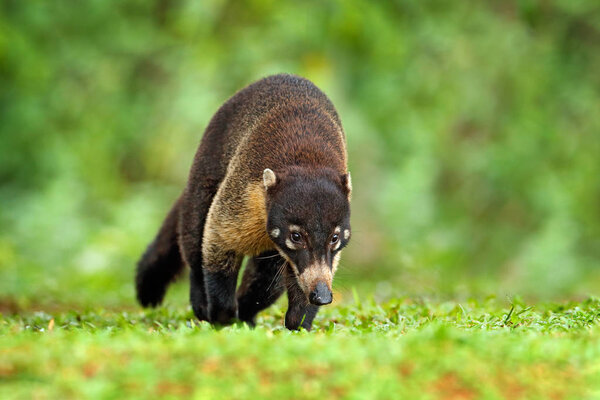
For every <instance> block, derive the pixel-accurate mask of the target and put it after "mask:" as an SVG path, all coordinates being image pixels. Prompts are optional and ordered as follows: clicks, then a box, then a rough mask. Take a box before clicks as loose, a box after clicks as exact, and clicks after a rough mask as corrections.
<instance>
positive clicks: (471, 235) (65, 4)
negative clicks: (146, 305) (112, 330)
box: [0, 0, 600, 302]
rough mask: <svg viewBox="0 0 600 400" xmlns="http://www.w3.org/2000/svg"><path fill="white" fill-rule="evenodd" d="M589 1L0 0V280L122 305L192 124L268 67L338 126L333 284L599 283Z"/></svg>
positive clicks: (402, 288)
mask: <svg viewBox="0 0 600 400" xmlns="http://www.w3.org/2000/svg"><path fill="white" fill-rule="evenodd" d="M599 7H600V5H599V3H598V2H597V1H596V0H587V1H584V0H581V1H566V0H548V1H544V2H542V1H534V0H522V1H503V2H494V1H490V2H443V1H426V2H424V1H416V0H415V1H393V2H373V1H366V0H352V1H342V0H338V1H328V2H318V1H312V2H281V1H270V0H252V1H245V2H235V1H215V0H213V1H202V2H198V1H191V0H157V1H141V0H126V1H123V0H122V1H109V0H94V1H91V0H90V1H86V2H76V3H74V2H71V1H66V0H56V1H43V0H31V1H19V0H4V1H3V2H2V3H1V5H0V274H1V275H0V278H1V279H0V294H2V295H3V297H5V296H8V297H14V298H18V299H20V300H19V301H25V300H27V299H32V301H42V302H44V301H48V300H49V299H50V300H65V301H68V300H74V301H81V298H82V296H83V297H85V298H87V299H89V301H94V299H95V298H96V296H103V297H104V299H106V302H110V301H112V300H114V301H115V302H119V301H122V300H123V299H127V300H128V301H130V299H131V298H132V284H131V279H132V275H133V265H134V263H135V261H136V259H137V257H138V256H139V255H140V253H141V252H142V251H143V249H144V247H145V245H146V244H147V243H148V242H149V241H150V240H151V238H152V237H153V235H154V233H155V231H156V229H157V228H158V226H159V224H160V222H161V219H162V217H163V216H164V215H165V214H166V212H167V210H168V209H169V206H170V203H171V202H172V201H173V200H174V199H175V198H176V197H177V196H178V194H179V192H180V191H181V189H182V188H183V185H184V183H185V180H186V176H187V173H188V168H189V166H190V163H191V160H192V157H193V154H194V151H195V148H196V146H197V144H198V142H199V140H200V137H201V135H202V131H203V129H204V127H205V126H206V124H207V122H208V120H209V119H210V117H211V116H212V114H213V113H214V112H215V111H216V109H217V108H218V107H219V105H220V104H221V103H222V102H223V101H224V100H226V99H227V98H228V97H229V96H231V95H232V94H233V93H234V92H235V91H236V90H238V89H239V88H241V87H243V86H245V85H246V84H248V83H250V82H252V81H253V80H256V79H258V78H260V77H263V76H265V75H268V74H271V73H278V72H290V73H296V74H299V75H302V76H305V77H307V78H309V79H311V80H313V81H314V82H315V83H316V84H317V85H319V86H320V87H321V88H322V89H323V90H324V91H325V92H326V93H327V94H328V95H329V96H330V97H331V98H332V100H333V102H334V104H336V106H337V107H338V110H339V112H340V114H341V117H342V120H343V122H344V124H345V129H346V133H347V137H348V146H349V157H350V168H351V171H352V174H353V182H354V188H355V195H354V203H353V228H354V234H353V242H352V244H351V246H350V247H349V249H348V250H347V251H346V253H345V256H344V259H343V262H342V270H341V272H340V273H339V279H338V282H339V283H340V285H341V286H340V287H341V288H349V287H352V286H358V287H359V290H361V288H364V290H365V291H369V293H371V292H374V293H376V295H378V296H382V297H386V296H390V295H394V294H433V293H445V294H457V293H459V294H477V293H489V292H497V293H520V294H522V295H525V296H541V297H552V298H556V297H559V296H564V295H573V294H583V293H588V292H591V293H596V294H597V293H598V290H599V289H600V279H599V278H600V273H599V271H598V269H599V268H598V267H599V266H600V265H599V263H600V241H599V238H600V178H599V173H600V167H599V161H598V160H599V158H600V112H599V110H600V74H599V73H598V72H599V71H600V8H599Z"/></svg>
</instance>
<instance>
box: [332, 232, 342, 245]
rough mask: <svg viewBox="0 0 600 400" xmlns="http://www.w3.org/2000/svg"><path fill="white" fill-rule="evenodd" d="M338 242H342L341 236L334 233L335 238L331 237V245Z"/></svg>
mask: <svg viewBox="0 0 600 400" xmlns="http://www.w3.org/2000/svg"><path fill="white" fill-rule="evenodd" d="M338 240H340V235H338V234H337V233H334V234H333V236H332V237H331V242H330V244H336V243H337V242H338Z"/></svg>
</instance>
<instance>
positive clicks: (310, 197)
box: [263, 168, 352, 305]
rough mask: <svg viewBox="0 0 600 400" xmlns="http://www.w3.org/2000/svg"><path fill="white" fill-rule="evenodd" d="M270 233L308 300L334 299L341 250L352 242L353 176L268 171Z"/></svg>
mask: <svg viewBox="0 0 600 400" xmlns="http://www.w3.org/2000/svg"><path fill="white" fill-rule="evenodd" d="M263 183H264V186H265V190H266V205H267V232H268V234H269V236H270V238H271V240H272V241H273V242H274V243H275V245H276V246H277V249H278V250H279V252H280V253H281V255H282V256H283V257H284V258H285V259H286V260H287V261H288V263H289V264H290V267H291V269H292V270H293V272H294V275H295V276H296V279H297V281H298V284H299V286H300V287H301V288H302V290H303V291H304V293H305V294H306V297H307V298H308V300H309V301H310V302H311V303H312V304H315V305H324V304H329V303H331V301H332V300H333V299H332V292H331V285H332V280H333V275H334V273H335V271H336V269H337V264H338V261H339V257H340V251H341V250H342V248H344V246H346V245H347V244H348V241H349V240H350V194H351V191H352V183H351V181H350V174H343V175H340V174H338V173H336V172H335V171H333V170H329V169H319V170H308V171H307V170H305V169H301V168H297V169H291V170H288V171H285V172H281V173H280V172H278V173H277V174H276V173H275V172H273V171H272V170H270V169H265V170H264V172H263Z"/></svg>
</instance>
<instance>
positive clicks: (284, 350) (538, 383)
mask: <svg viewBox="0 0 600 400" xmlns="http://www.w3.org/2000/svg"><path fill="white" fill-rule="evenodd" d="M357 300H359V299H357ZM284 311H285V304H282V303H278V304H277V305H275V306H274V307H272V308H270V309H269V310H267V311H266V312H264V313H262V314H261V315H260V316H259V318H258V327H257V328H256V329H249V328H248V327H247V326H245V325H237V326H232V327H227V328H223V329H220V330H217V329H214V328H213V327H211V326H210V325H209V324H207V323H198V322H196V321H195V320H194V318H193V315H192V314H191V312H190V311H189V310H188V309H186V308H181V307H177V308H174V307H165V308H160V309H158V310H154V311H147V312H144V311H140V310H138V309H129V310H127V311H124V310H123V309H121V310H119V309H115V310H111V311H108V310H105V309H88V310H82V311H69V310H67V309H65V310H61V309H56V310H54V312H52V313H48V312H41V311H37V312H36V311H31V310H19V312H18V313H8V315H3V316H2V317H1V319H0V352H1V353H0V354H1V357H0V398H2V399H8V398H26V399H29V398H40V399H44V398H48V399H53V398H62V399H64V398H66V399H69V398H73V399H79V398H157V397H162V398H180V397H181V398H184V397H185V398H200V399H203V398H206V399H219V398H224V399H228V398H273V399H282V398H298V399H318V398H319V399H322V398H327V399H337V398H348V399H364V398H373V399H382V398H394V399H396V398H404V399H415V398H423V399H477V398H486V399H487V398H489V399H584V398H598V397H600V327H599V324H598V321H599V319H600V300H598V299H588V300H585V301H581V302H569V303H562V304H556V303H555V304H524V303H523V302H522V301H520V300H518V299H515V300H514V301H512V304H511V303H509V302H507V301H500V300H499V299H496V298H490V299H487V300H482V301H475V300H470V301H466V302H464V303H456V302H436V303H432V302H428V301H414V300H411V299H393V300H390V301H388V302H385V303H383V304H376V303H375V302H373V301H366V302H360V300H359V301H358V302H356V301H355V302H354V303H353V304H351V305H350V304H338V305H333V306H329V307H326V308H324V309H323V311H322V312H321V313H320V314H319V316H318V317H317V320H316V321H315V325H314V329H313V331H312V332H305V331H303V332H288V331H287V330H285V329H284V328H283V326H282V317H283V314H284Z"/></svg>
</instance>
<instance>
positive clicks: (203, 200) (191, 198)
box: [178, 184, 216, 321]
mask: <svg viewBox="0 0 600 400" xmlns="http://www.w3.org/2000/svg"><path fill="white" fill-rule="evenodd" d="M215 193H216V185H210V184H206V185H204V186H201V185H195V186H193V187H188V188H187V189H186V191H185V193H184V195H183V198H182V206H181V213H180V216H179V221H180V223H179V227H178V228H179V245H180V248H181V253H182V255H183V259H184V261H185V263H186V264H187V265H189V266H190V270H191V271H190V303H191V305H192V310H193V311H194V314H195V315H196V318H198V319H199V320H201V321H202V320H207V319H208V314H207V310H206V302H207V300H206V289H205V281H204V271H203V266H202V264H203V261H202V237H203V232H204V224H205V221H206V214H207V213H208V209H209V208H210V204H211V202H212V199H213V197H214V195H215Z"/></svg>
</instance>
